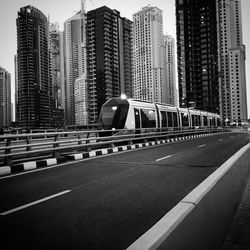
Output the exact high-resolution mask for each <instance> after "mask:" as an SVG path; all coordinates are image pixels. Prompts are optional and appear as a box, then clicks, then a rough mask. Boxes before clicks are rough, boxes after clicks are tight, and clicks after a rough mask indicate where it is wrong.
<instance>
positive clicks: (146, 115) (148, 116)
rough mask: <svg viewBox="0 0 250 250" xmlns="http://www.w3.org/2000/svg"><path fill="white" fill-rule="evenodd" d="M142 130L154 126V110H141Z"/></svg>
mask: <svg viewBox="0 0 250 250" xmlns="http://www.w3.org/2000/svg"><path fill="white" fill-rule="evenodd" d="M141 120H142V128H153V127H155V126H156V119H155V110H148V109H141Z"/></svg>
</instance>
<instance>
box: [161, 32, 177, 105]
mask: <svg viewBox="0 0 250 250" xmlns="http://www.w3.org/2000/svg"><path fill="white" fill-rule="evenodd" d="M164 54H165V57H164V68H165V69H166V81H167V83H166V88H167V90H166V103H168V104H172V105H175V106H178V103H177V96H176V94H177V90H176V73H175V70H176V66H175V40H174V38H173V37H172V36H170V35H164Z"/></svg>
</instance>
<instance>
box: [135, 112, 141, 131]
mask: <svg viewBox="0 0 250 250" xmlns="http://www.w3.org/2000/svg"><path fill="white" fill-rule="evenodd" d="M134 114H135V129H138V130H136V133H140V130H139V129H140V128H141V119H140V110H139V109H136V108H135V109H134Z"/></svg>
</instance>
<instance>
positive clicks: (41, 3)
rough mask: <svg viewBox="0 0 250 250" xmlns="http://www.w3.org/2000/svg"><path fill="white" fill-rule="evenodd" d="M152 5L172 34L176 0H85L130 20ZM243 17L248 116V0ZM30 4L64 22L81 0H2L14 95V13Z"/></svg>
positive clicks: (0, 22)
mask: <svg viewBox="0 0 250 250" xmlns="http://www.w3.org/2000/svg"><path fill="white" fill-rule="evenodd" d="M149 4H150V5H152V6H155V7H158V8H160V9H161V10H162V11H163V22H164V24H163V31H164V33H165V34H166V33H168V34H170V35H172V36H173V37H174V38H175V36H176V34H175V32H176V31H175V0H86V9H87V11H89V10H92V9H95V8H98V7H101V6H103V5H106V6H107V7H109V8H111V9H116V10H118V11H119V12H120V14H121V16H122V17H126V18H128V19H130V20H132V15H133V14H134V13H136V12H137V11H139V10H141V8H142V7H144V6H146V5H149ZM241 4H242V21H243V42H244V44H245V45H246V51H247V53H246V76H247V93H248V95H247V96H248V117H250V29H249V24H248V23H249V22H248V20H247V15H249V13H250V1H249V0H241ZM27 5H32V6H34V7H36V8H38V9H39V10H40V11H42V12H43V13H44V14H45V15H46V16H49V18H50V22H58V23H59V25H60V29H61V30H63V23H64V21H65V20H66V19H68V18H69V17H71V16H73V15H74V14H75V13H76V11H78V10H80V8H81V0H1V8H0V34H1V36H0V66H1V67H3V68H5V69H6V70H7V71H8V72H9V73H11V81H12V97H13V96H14V80H15V76H14V55H15V54H16V46H17V45H16V17H17V12H18V11H19V9H20V8H21V7H24V6H27Z"/></svg>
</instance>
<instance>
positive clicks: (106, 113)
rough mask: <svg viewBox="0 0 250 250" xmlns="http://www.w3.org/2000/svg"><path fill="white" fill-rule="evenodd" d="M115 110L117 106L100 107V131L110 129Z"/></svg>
mask: <svg viewBox="0 0 250 250" xmlns="http://www.w3.org/2000/svg"><path fill="white" fill-rule="evenodd" d="M116 110H117V106H113V107H102V111H101V116H100V121H99V123H100V126H101V128H102V129H112V124H113V118H114V115H115V111H116Z"/></svg>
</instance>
